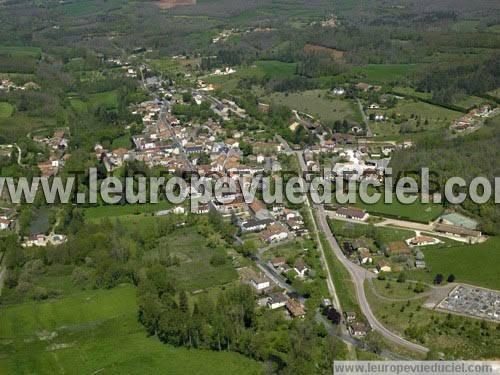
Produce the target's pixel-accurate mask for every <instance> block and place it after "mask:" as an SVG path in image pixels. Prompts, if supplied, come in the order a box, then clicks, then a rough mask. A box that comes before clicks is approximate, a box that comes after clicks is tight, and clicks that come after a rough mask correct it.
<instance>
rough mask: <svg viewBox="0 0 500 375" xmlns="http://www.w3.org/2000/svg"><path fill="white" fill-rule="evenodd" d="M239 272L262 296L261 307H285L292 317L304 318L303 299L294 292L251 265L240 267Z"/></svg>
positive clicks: (244, 280) (241, 277) (274, 308)
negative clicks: (282, 286)
mask: <svg viewBox="0 0 500 375" xmlns="http://www.w3.org/2000/svg"><path fill="white" fill-rule="evenodd" d="M238 273H239V275H240V279H241V281H242V282H244V283H246V284H248V285H250V286H251V287H252V288H253V290H254V291H255V293H256V294H257V295H259V296H260V299H259V300H258V305H259V306H260V307H262V308H268V309H271V310H276V309H280V308H284V310H285V312H286V314H287V316H288V317H290V318H303V317H304V316H305V315H306V308H305V306H304V301H303V299H302V298H301V297H299V296H297V295H295V294H293V293H286V292H283V291H282V290H281V289H280V288H279V287H277V286H276V285H275V284H274V283H273V282H272V281H271V280H270V279H269V278H268V277H267V276H266V275H265V274H263V273H261V272H257V271H255V270H254V269H252V268H249V267H244V268H240V269H238Z"/></svg>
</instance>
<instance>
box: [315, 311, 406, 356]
mask: <svg viewBox="0 0 500 375" xmlns="http://www.w3.org/2000/svg"><path fill="white" fill-rule="evenodd" d="M314 320H316V322H318V323H320V324H322V325H323V326H324V327H325V328H326V330H327V332H328V333H329V334H330V335H331V336H336V337H338V338H340V339H341V340H342V341H344V342H345V343H346V344H348V345H352V346H355V347H357V348H360V349H361V350H368V351H373V349H374V348H373V347H370V346H369V345H368V344H367V343H366V342H364V341H361V340H358V339H356V338H354V337H352V336H351V335H349V334H344V333H340V332H338V331H337V330H336V329H335V327H334V326H333V325H332V323H330V321H329V320H328V319H327V318H326V317H325V316H323V315H321V314H320V313H319V312H316V315H315V316H314ZM378 355H380V356H381V357H384V358H386V359H389V360H394V361H406V360H410V359H411V358H409V357H405V356H402V355H400V354H396V353H393V352H390V351H388V350H381V351H380V352H379V353H378Z"/></svg>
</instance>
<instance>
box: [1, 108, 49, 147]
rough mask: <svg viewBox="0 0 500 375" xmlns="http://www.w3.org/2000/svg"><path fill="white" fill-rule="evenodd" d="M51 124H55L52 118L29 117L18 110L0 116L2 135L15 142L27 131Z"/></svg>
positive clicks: (24, 135) (23, 136)
mask: <svg viewBox="0 0 500 375" xmlns="http://www.w3.org/2000/svg"><path fill="white" fill-rule="evenodd" d="M51 126H55V120H54V119H52V118H47V117H44V118H41V117H31V116H27V115H25V114H23V113H20V112H15V113H14V114H13V115H12V116H10V117H5V118H2V117H0V129H1V132H2V135H3V136H4V137H5V138H6V139H7V140H8V141H9V142H15V141H16V140H18V139H20V138H25V137H26V134H28V133H31V132H34V131H36V130H38V129H41V128H46V127H51Z"/></svg>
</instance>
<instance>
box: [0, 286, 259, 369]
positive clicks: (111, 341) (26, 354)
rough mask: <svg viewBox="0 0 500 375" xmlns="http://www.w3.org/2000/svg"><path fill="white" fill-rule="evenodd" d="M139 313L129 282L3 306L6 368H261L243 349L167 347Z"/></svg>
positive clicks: (0, 361) (0, 323)
mask: <svg viewBox="0 0 500 375" xmlns="http://www.w3.org/2000/svg"><path fill="white" fill-rule="evenodd" d="M136 310H137V306H136V302H135V289H134V288H133V287H132V286H129V285H123V286H120V287H118V288H115V289H111V290H94V291H88V292H83V293H80V294H77V295H73V296H70V297H67V298H64V299H61V300H55V301H48V302H43V303H26V304H21V305H16V306H11V307H3V308H2V311H1V313H2V319H1V320H0V329H1V332H2V340H1V341H0V373H4V374H10V373H16V374H32V373H37V374H67V373H84V374H93V373H105V374H123V373H126V374H144V373H148V374H165V373H168V374H185V373H191V374H220V373H242V374H259V373H262V367H261V365H260V364H259V363H258V362H255V361H252V360H249V359H247V358H245V357H242V356H240V355H238V354H234V353H229V352H222V353H218V352H212V351H204V350H188V349H184V348H174V347H172V346H169V345H164V344H162V343H161V342H160V341H159V340H158V339H156V338H154V337H148V336H147V334H146V332H145V331H144V329H143V327H142V326H141V325H140V324H139V323H138V322H137V318H136V316H137V312H136Z"/></svg>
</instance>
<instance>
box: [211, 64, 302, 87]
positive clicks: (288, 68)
mask: <svg viewBox="0 0 500 375" xmlns="http://www.w3.org/2000/svg"><path fill="white" fill-rule="evenodd" d="M296 68H297V64H295V63H284V62H281V61H275V60H262V61H256V62H255V63H254V64H253V65H249V66H238V67H236V68H235V70H236V73H234V74H231V75H229V76H212V75H208V76H205V77H203V79H204V80H206V81H207V82H208V83H212V84H214V85H215V86H216V87H219V88H222V89H224V90H227V91H231V90H234V89H236V88H237V85H238V81H240V80H242V79H249V78H255V79H258V80H262V79H264V78H265V77H277V78H286V77H292V76H293V75H295V70H296Z"/></svg>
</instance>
